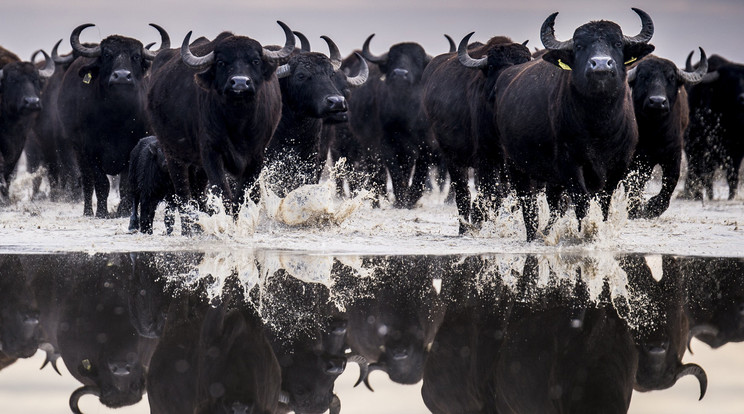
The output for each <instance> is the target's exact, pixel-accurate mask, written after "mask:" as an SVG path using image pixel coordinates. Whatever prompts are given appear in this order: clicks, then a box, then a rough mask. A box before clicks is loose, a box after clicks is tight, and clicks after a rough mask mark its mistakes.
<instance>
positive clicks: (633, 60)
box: [625, 57, 638, 65]
mask: <svg viewBox="0 0 744 414" xmlns="http://www.w3.org/2000/svg"><path fill="white" fill-rule="evenodd" d="M636 60H638V58H636V57H634V58H630V60H629V61H627V62H625V64H626V65H630V64H631V63H633V62H635V61H636Z"/></svg>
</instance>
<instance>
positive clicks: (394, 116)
mask: <svg viewBox="0 0 744 414" xmlns="http://www.w3.org/2000/svg"><path fill="white" fill-rule="evenodd" d="M373 36H374V34H373V35H370V36H369V37H368V38H367V40H366V41H365V42H364V46H363V48H362V56H364V58H365V59H367V60H368V61H370V62H372V63H375V64H376V65H377V68H373V69H372V70H371V71H370V76H369V80H368V81H367V83H365V84H364V85H363V86H362V87H360V88H359V89H357V90H356V91H354V93H353V97H352V100H351V101H350V110H351V112H352V113H354V114H355V115H353V116H352V117H351V119H350V125H351V129H352V131H353V133H354V135H355V136H356V138H357V140H358V141H359V143H360V145H361V147H362V150H363V151H364V152H367V153H368V154H367V156H366V157H365V158H366V161H365V162H366V163H369V164H371V165H370V166H369V168H368V169H369V170H370V171H371V172H372V174H373V176H372V177H371V184H372V190H373V192H374V195H375V196H380V195H383V194H384V193H385V190H386V188H387V173H390V177H391V179H392V183H393V193H394V194H395V205H396V206H397V207H405V208H412V207H413V206H414V205H415V204H416V202H417V201H418V200H419V198H420V197H421V195H422V194H423V191H424V187H425V182H426V178H427V176H428V168H429V165H430V164H431V160H432V159H433V157H434V155H433V149H432V143H431V139H430V136H429V132H428V125H427V122H426V117H425V116H424V113H423V108H422V107H421V93H422V87H423V85H422V83H421V75H422V74H423V72H424V69H425V68H426V65H427V64H428V63H429V62H430V61H431V59H432V57H431V56H429V55H427V54H426V52H425V51H424V48H423V47H421V46H420V45H419V44H417V43H398V44H395V45H393V46H391V47H390V49H389V50H388V52H386V53H385V54H383V55H381V56H375V55H372V53H370V51H369V43H370V40H372V37H373ZM386 169H387V172H386ZM412 175H413V176H412ZM410 180H412V181H411V184H410V185H409V181H410ZM375 205H377V201H376V202H375Z"/></svg>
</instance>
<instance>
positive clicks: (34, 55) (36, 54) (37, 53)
mask: <svg viewBox="0 0 744 414" xmlns="http://www.w3.org/2000/svg"><path fill="white" fill-rule="evenodd" d="M39 53H41V49H38V50H35V51H34V53H32V54H31V60H29V62H31V63H35V61H36V57H37V56H39Z"/></svg>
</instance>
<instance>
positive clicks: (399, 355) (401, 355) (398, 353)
mask: <svg viewBox="0 0 744 414" xmlns="http://www.w3.org/2000/svg"><path fill="white" fill-rule="evenodd" d="M391 353H392V355H393V359H394V360H396V361H399V360H401V359H406V358H408V356H409V355H408V349H406V348H396V349H393V350H392V352H391Z"/></svg>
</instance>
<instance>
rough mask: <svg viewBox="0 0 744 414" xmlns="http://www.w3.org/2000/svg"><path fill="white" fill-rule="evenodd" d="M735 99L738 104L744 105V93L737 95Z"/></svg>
mask: <svg viewBox="0 0 744 414" xmlns="http://www.w3.org/2000/svg"><path fill="white" fill-rule="evenodd" d="M737 101H738V102H739V105H744V93H742V94H740V95H739V97H738V98H737Z"/></svg>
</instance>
